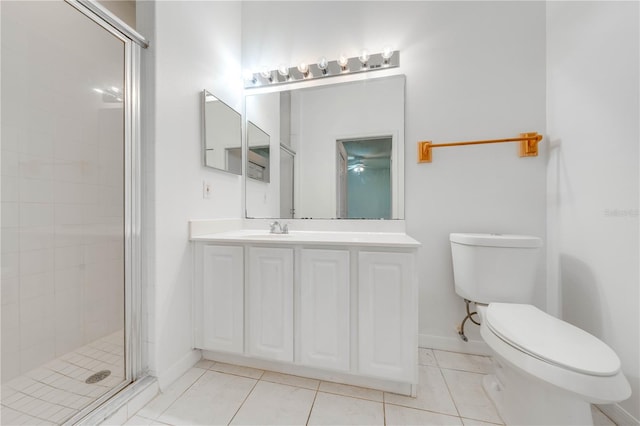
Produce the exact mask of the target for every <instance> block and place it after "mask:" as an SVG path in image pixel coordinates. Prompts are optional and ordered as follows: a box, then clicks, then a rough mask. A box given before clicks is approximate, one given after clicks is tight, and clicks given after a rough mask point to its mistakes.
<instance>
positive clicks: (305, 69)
mask: <svg viewBox="0 0 640 426" xmlns="http://www.w3.org/2000/svg"><path fill="white" fill-rule="evenodd" d="M298 71H300V73H302V75H303V76H304V77H305V78H306V77H307V76H308V75H309V65H307V63H306V62H300V64H299V65H298Z"/></svg>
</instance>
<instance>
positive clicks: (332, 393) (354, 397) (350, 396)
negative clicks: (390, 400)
mask: <svg viewBox="0 0 640 426" xmlns="http://www.w3.org/2000/svg"><path fill="white" fill-rule="evenodd" d="M363 389H369V388H363ZM374 390H375V389H374ZM318 392H320V393H326V394H329V395H337V396H344V397H347V398H353V399H359V400H361V401H369V402H381V403H383V404H384V396H383V397H382V401H377V400H375V399H369V398H363V397H361V396H353V395H346V394H344V393H337V392H329V391H326V390H320V389H318Z"/></svg>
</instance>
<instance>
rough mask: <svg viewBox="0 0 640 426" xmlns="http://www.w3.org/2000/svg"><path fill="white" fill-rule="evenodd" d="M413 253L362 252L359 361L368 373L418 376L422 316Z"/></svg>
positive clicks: (360, 369) (365, 372) (394, 376)
mask: <svg viewBox="0 0 640 426" xmlns="http://www.w3.org/2000/svg"><path fill="white" fill-rule="evenodd" d="M413 268H414V256H413V255H412V254H407V253H379V252H360V253H359V268H358V272H359V280H358V302H359V303H358V304H359V315H358V331H359V340H358V354H359V355H358V360H359V366H358V368H359V371H360V372H361V373H364V374H368V375H372V376H377V377H384V378H389V379H395V380H413V379H414V376H415V368H416V366H415V364H416V351H417V347H416V345H417V341H416V329H417V324H416V322H417V316H416V312H415V311H416V308H415V295H414V275H413Z"/></svg>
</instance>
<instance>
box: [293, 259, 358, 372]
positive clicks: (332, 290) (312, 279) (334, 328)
mask: <svg viewBox="0 0 640 426" xmlns="http://www.w3.org/2000/svg"><path fill="white" fill-rule="evenodd" d="M300 264H301V281H300V327H299V330H300V362H301V363H302V364H305V365H310V366H314V367H323V368H329V369H332V370H349V336H350V333H349V331H350V326H349V324H350V322H349V252H348V251H341V250H315V249H303V250H302V253H301V262H300Z"/></svg>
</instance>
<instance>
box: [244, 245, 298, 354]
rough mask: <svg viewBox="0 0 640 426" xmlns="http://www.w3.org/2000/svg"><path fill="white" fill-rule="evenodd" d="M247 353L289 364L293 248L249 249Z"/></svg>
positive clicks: (291, 351) (291, 329)
mask: <svg viewBox="0 0 640 426" xmlns="http://www.w3.org/2000/svg"><path fill="white" fill-rule="evenodd" d="M247 295H248V304H247V314H248V318H249V331H248V333H249V339H248V348H249V351H248V352H249V354H250V355H253V356H256V357H261V358H269V359H275V360H278V361H289V362H292V361H293V249H290V248H262V247H250V248H249V280H248V282H247Z"/></svg>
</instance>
